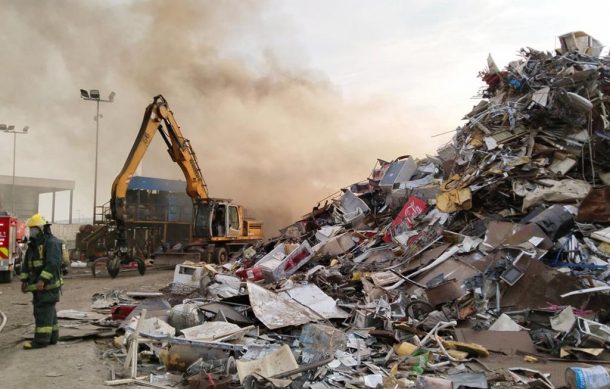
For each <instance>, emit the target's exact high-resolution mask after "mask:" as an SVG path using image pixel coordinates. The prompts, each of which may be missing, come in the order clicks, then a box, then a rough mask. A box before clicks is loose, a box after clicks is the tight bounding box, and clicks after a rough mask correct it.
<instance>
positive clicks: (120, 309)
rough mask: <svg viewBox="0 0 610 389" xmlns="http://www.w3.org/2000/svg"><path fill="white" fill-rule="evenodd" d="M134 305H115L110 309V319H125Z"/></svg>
mask: <svg viewBox="0 0 610 389" xmlns="http://www.w3.org/2000/svg"><path fill="white" fill-rule="evenodd" d="M135 307H136V306H135V305H115V306H114V307H112V308H111V309H110V313H111V315H112V320H125V319H126V318H127V316H129V314H130V313H131V311H133V310H134V309H135Z"/></svg>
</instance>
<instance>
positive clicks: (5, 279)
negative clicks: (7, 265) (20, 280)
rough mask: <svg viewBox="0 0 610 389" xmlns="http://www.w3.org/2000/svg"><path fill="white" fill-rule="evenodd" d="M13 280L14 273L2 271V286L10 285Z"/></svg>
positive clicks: (0, 278)
mask: <svg viewBox="0 0 610 389" xmlns="http://www.w3.org/2000/svg"><path fill="white" fill-rule="evenodd" d="M12 280H13V271H12V270H6V271H0V284H8V283H10V282H11V281H12Z"/></svg>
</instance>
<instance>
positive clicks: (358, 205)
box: [333, 190, 371, 223]
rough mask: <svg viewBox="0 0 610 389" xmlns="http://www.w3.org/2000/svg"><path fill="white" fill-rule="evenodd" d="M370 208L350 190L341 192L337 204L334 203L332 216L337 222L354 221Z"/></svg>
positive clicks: (362, 216) (359, 218) (361, 217)
mask: <svg viewBox="0 0 610 389" xmlns="http://www.w3.org/2000/svg"><path fill="white" fill-rule="evenodd" d="M370 211H371V209H370V208H369V206H368V205H366V203H365V202H364V201H362V199H360V197H358V196H356V195H355V194H353V193H352V192H351V191H350V190H348V191H346V192H345V193H343V196H341V199H340V200H339V204H337V205H336V207H335V211H334V212H333V217H334V218H335V221H336V222H338V223H341V222H344V223H355V222H357V221H359V220H361V219H363V218H364V215H366V214H367V213H369V212H370Z"/></svg>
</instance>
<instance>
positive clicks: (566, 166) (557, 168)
mask: <svg viewBox="0 0 610 389" xmlns="http://www.w3.org/2000/svg"><path fill="white" fill-rule="evenodd" d="M574 166H576V161H575V160H574V159H572V158H566V159H556V160H554V161H553V163H552V164H551V166H549V170H550V171H552V172H553V173H555V174H559V175H562V176H563V175H565V174H566V173H567V172H569V171H570V170H571V169H572V168H573V167H574Z"/></svg>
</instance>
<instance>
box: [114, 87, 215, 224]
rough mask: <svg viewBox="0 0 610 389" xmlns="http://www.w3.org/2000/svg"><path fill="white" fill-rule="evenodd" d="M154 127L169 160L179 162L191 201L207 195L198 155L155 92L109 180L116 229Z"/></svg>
mask: <svg viewBox="0 0 610 389" xmlns="http://www.w3.org/2000/svg"><path fill="white" fill-rule="evenodd" d="M157 131H158V132H159V133H161V136H162V138H163V140H164V141H165V143H166V145H167V152H168V153H169V155H170V157H171V158H172V161H174V162H176V163H177V164H178V165H179V166H180V169H181V170H182V173H183V174H184V177H185V178H186V192H187V194H188V195H189V196H190V197H191V199H192V200H193V203H196V202H199V201H202V200H207V199H208V198H209V195H208V189H207V185H206V183H205V180H204V179H203V175H202V173H201V169H200V167H199V163H198V162H197V156H196V155H195V152H194V151H193V148H192V147H191V143H190V141H189V140H188V139H186V138H184V137H183V136H182V132H181V131H180V126H179V125H178V123H177V122H176V119H175V118H174V115H173V113H172V111H171V110H170V109H169V106H168V104H167V101H166V100H165V99H164V98H163V96H161V95H158V96H156V97H155V98H154V99H153V102H152V103H151V104H150V105H149V106H148V107H146V111H145V112H144V118H143V119H142V125H141V126H140V131H139V132H138V136H137V137H136V140H135V142H134V144H133V147H132V148H131V151H130V152H129V156H128V157H127V160H126V161H125V164H124V165H123V168H122V169H121V172H120V173H119V174H118V176H117V177H116V178H115V180H114V183H113V184H112V193H111V196H112V199H111V202H110V207H111V211H112V218H113V219H114V220H115V221H116V222H117V224H118V225H119V229H121V227H123V226H124V222H125V217H126V202H125V197H126V195H127V187H128V185H129V181H130V180H131V177H132V176H133V174H134V172H135V171H136V169H137V168H138V165H139V164H140V162H141V161H142V158H143V157H144V154H146V150H148V146H149V145H150V142H151V141H152V139H153V137H154V136H155V134H156V133H157Z"/></svg>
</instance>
